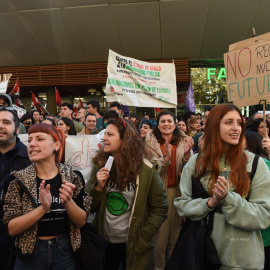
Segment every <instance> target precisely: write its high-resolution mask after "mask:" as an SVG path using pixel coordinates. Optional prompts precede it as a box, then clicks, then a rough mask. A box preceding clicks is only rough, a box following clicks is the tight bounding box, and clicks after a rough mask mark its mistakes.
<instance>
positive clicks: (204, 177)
mask: <svg viewBox="0 0 270 270" xmlns="http://www.w3.org/2000/svg"><path fill="white" fill-rule="evenodd" d="M243 131H244V121H243V117H242V115H241V112H240V110H239V109H238V108H237V107H236V106H234V105H231V104H222V105H218V106H216V107H215V108H213V109H212V110H211V111H210V113H209V115H208V118H207V121H206V127H205V133H204V144H203V146H202V149H201V151H200V153H199V154H197V155H194V156H193V157H191V159H190V160H189V162H188V163H187V164H186V166H185V167H184V169H183V173H182V177H181V181H180V190H181V194H182V195H181V197H179V198H176V199H175V201H174V205H175V206H176V208H177V211H178V213H179V215H180V216H184V217H187V224H189V228H188V227H187V226H186V227H185V228H184V227H183V229H182V235H181V234H180V236H179V240H178V242H179V243H180V242H181V240H182V239H183V237H185V236H187V235H185V236H184V234H185V233H187V231H188V230H189V229H190V228H191V227H190V226H193V224H197V225H196V226H198V227H196V226H195V227H196V228H197V232H198V231H199V230H198V228H200V229H201V230H200V231H199V234H198V237H199V238H200V237H201V238H202V242H200V244H201V245H199V244H198V245H197V246H196V247H195V248H196V249H197V250H196V251H195V250H194V252H196V256H194V257H193V258H192V264H190V265H185V264H186V262H187V261H188V260H187V257H188V256H186V257H184V258H183V260H182V261H181V262H180V265H181V266H182V267H181V269H183V270H184V269H189V270H190V269H213V270H214V269H222V270H225V269H263V268H264V247H263V241H262V237H261V234H260V231H259V230H261V229H265V228H267V227H268V226H269V225H270V173H269V170H268V168H267V166H266V165H265V162H264V161H263V159H262V158H258V159H257V158H255V155H254V154H252V153H250V152H248V151H244V150H243V138H244V132H243ZM196 222H197V223H196ZM184 226H185V225H184ZM203 230H205V235H204V237H202V231H203ZM194 235H195V234H193V236H194ZM199 238H196V241H199V240H198V239H199ZM194 239H195V237H194V238H193V240H192V241H193V243H194V241H195V240H194ZM188 244H190V243H186V246H185V247H184V249H185V250H184V251H183V254H185V252H187V250H188ZM191 244H192V243H191ZM193 254H194V253H193ZM176 256H178V258H179V257H181V256H180V254H176ZM189 256H190V254H189ZM172 257H173V256H172ZM189 262H190V261H189ZM194 264H197V266H196V267H195V268H193V267H191V265H194ZM167 269H174V268H173V267H170V266H169V265H168V267H167Z"/></svg>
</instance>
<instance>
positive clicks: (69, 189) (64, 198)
mask: <svg viewBox="0 0 270 270" xmlns="http://www.w3.org/2000/svg"><path fill="white" fill-rule="evenodd" d="M62 183H63V184H62V185H61V188H59V192H60V193H59V196H60V198H61V204H63V205H65V204H67V203H69V202H70V201H71V200H72V197H73V192H74V189H75V185H73V184H72V183H69V182H67V181H66V180H63V181H62Z"/></svg>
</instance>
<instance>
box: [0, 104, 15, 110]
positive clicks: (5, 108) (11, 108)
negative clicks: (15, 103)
mask: <svg viewBox="0 0 270 270" xmlns="http://www.w3.org/2000/svg"><path fill="white" fill-rule="evenodd" d="M0 110H6V111H14V109H13V107H8V106H2V105H1V106H0Z"/></svg>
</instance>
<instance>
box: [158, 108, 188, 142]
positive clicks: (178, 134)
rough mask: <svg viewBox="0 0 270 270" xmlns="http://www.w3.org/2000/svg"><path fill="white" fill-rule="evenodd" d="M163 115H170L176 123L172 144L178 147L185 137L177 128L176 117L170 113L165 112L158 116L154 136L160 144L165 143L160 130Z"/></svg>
mask: <svg viewBox="0 0 270 270" xmlns="http://www.w3.org/2000/svg"><path fill="white" fill-rule="evenodd" d="M163 115H170V116H171V117H172V118H173V121H174V123H175V129H174V131H173V136H172V140H171V142H170V144H173V145H178V144H179V142H180V141H181V140H182V138H183V137H184V133H183V132H182V131H180V130H179V129H178V128H177V126H176V117H175V115H174V114H173V113H172V112H170V111H163V112H161V113H160V114H159V115H158V116H157V124H156V126H155V128H154V129H153V134H154V136H155V137H156V139H157V141H158V142H159V144H164V143H165V139H164V138H163V137H162V135H161V132H160V130H159V128H158V125H159V121H160V118H161V116H163Z"/></svg>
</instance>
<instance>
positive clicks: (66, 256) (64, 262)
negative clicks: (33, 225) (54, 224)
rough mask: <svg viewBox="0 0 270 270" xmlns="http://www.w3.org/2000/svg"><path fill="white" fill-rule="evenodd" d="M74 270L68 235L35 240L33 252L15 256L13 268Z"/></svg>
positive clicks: (73, 257)
mask: <svg viewBox="0 0 270 270" xmlns="http://www.w3.org/2000/svg"><path fill="white" fill-rule="evenodd" d="M22 269H27V270H30V269H33V270H54V269H55V270H56V269H57V270H62V269H63V270H75V269H76V266H75V254H74V252H73V250H72V247H71V244H70V238H69V236H68V235H62V236H59V237H57V238H52V239H50V240H39V239H37V241H36V246H35V250H34V252H33V254H31V255H26V256H24V255H21V256H19V257H17V258H16V261H15V267H14V270H22Z"/></svg>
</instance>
